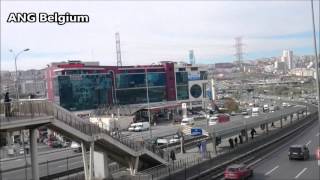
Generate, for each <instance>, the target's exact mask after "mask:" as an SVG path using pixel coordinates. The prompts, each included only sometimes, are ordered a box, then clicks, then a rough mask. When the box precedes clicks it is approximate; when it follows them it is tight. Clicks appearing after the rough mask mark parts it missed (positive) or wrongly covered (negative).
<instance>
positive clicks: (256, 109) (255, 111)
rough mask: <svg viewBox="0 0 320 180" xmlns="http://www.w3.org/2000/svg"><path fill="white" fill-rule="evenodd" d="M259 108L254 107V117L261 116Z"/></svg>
mask: <svg viewBox="0 0 320 180" xmlns="http://www.w3.org/2000/svg"><path fill="white" fill-rule="evenodd" d="M259 111H260V109H259V107H253V108H252V116H259Z"/></svg>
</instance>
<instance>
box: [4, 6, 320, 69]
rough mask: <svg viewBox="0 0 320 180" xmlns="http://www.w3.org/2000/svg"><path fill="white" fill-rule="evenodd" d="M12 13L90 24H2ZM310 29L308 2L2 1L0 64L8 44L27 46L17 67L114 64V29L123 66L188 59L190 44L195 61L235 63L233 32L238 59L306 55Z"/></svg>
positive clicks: (7, 57)
mask: <svg viewBox="0 0 320 180" xmlns="http://www.w3.org/2000/svg"><path fill="white" fill-rule="evenodd" d="M318 3H319V2H318V1H316V2H315V8H316V9H315V12H316V15H315V17H316V22H319V14H318V13H319V9H317V8H318V7H319V6H318ZM11 12H36V13H38V12H48V13H52V12H58V13H61V14H63V13H65V12H70V13H72V14H88V15H89V16H90V23H88V24H65V25H62V26H59V25H57V24H41V23H32V24H31V23H29V24H27V23H26V24H24V23H7V22H6V20H7V18H8V15H9V13H11ZM297 12H298V13H297ZM311 28H312V26H311V12H310V2H309V1H282V2H276V1H271V2H266V1H258V2H253V1H240V2H232V1H228V2H222V1H212V2H210V1H209V2H207V1H205V2H195V1H191V2H189V1H185V2H183V1H182V2H166V1H164V2H158V1H154V2H145V1H137V2H123V1H121V2H114V1H109V2H108V1H105V2H104V1H94V2H91V3H90V4H89V3H88V2H85V1H78V2H72V1H65V2H64V1H62V2H59V1H57V2H38V1H26V2H24V1H20V2H18V1H14V2H8V1H2V2H1V61H2V62H1V63H2V65H1V68H2V70H13V69H14V57H13V54H11V53H10V52H9V49H13V50H14V51H15V52H17V51H20V50H22V49H24V48H30V49H31V50H30V51H29V52H26V53H24V54H23V55H21V56H20V57H19V60H18V68H19V69H21V70H26V69H42V68H45V67H46V65H47V64H49V63H50V62H57V61H67V60H73V59H76V60H83V61H100V64H101V65H115V64H116V50H115V33H116V32H119V33H120V39H121V52H122V63H123V65H135V64H151V63H154V62H159V61H185V62H188V54H189V50H194V55H195V60H196V63H204V64H208V63H218V62H233V61H235V59H236V58H235V57H234V53H235V49H234V38H235V37H237V36H242V39H243V40H242V41H243V43H244V47H243V49H244V58H243V59H244V60H254V59H258V58H268V57H279V56H281V55H282V50H284V49H290V50H292V51H293V54H294V55H312V54H313V53H314V50H313V44H312V43H313V42H312V29H311ZM318 28H319V25H317V35H318V34H319V29H318ZM318 43H319V41H318Z"/></svg>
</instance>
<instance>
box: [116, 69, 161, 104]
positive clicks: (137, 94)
mask: <svg viewBox="0 0 320 180" xmlns="http://www.w3.org/2000/svg"><path fill="white" fill-rule="evenodd" d="M145 77H146V75H145V74H140V73H139V74H138V73H137V74H128V73H123V74H118V75H117V78H116V81H117V82H116V84H117V90H116V93H117V99H118V103H119V104H138V103H147V87H146V79H145ZM147 78H148V89H149V102H161V101H165V100H166V89H165V85H166V76H165V73H164V72H148V77H147Z"/></svg>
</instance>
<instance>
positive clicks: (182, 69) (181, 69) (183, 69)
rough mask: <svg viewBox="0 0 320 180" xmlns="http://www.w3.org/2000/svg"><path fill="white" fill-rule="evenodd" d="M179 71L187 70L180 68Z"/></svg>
mask: <svg viewBox="0 0 320 180" xmlns="http://www.w3.org/2000/svg"><path fill="white" fill-rule="evenodd" d="M178 71H186V68H179V69H178Z"/></svg>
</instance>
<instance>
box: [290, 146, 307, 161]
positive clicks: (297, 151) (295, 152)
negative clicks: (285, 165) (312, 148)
mask: <svg viewBox="0 0 320 180" xmlns="http://www.w3.org/2000/svg"><path fill="white" fill-rule="evenodd" d="M309 157H310V154H309V149H308V147H307V146H306V145H292V146H290V148H289V160H292V159H303V160H307V159H309Z"/></svg>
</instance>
